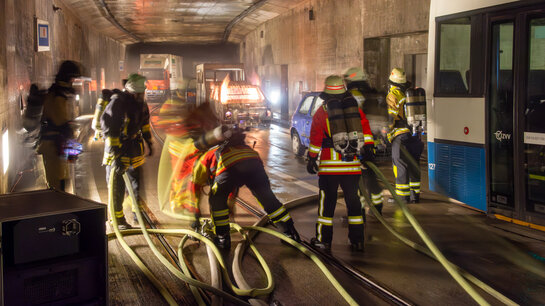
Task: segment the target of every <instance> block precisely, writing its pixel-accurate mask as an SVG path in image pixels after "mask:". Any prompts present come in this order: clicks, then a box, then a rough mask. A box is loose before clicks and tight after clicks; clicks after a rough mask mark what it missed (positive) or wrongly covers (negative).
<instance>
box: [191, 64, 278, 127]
mask: <svg viewBox="0 0 545 306" xmlns="http://www.w3.org/2000/svg"><path fill="white" fill-rule="evenodd" d="M196 72H197V73H196V76H197V80H196V103H197V106H199V105H201V104H203V103H206V102H208V103H210V105H211V107H212V109H213V110H214V112H215V113H216V115H217V116H218V118H219V119H220V120H221V121H222V123H224V124H236V125H239V126H257V125H265V126H269V125H270V123H271V119H272V112H271V110H270V108H269V102H268V100H267V99H266V98H265V95H264V94H263V92H262V91H261V88H260V87H259V86H257V85H252V84H250V83H249V82H247V81H246V79H245V75H244V64H217V63H204V64H199V65H197V67H196Z"/></svg>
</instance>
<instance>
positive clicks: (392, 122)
mask: <svg viewBox="0 0 545 306" xmlns="http://www.w3.org/2000/svg"><path fill="white" fill-rule="evenodd" d="M388 84H389V87H390V89H389V91H388V95H387V96H386V103H387V104H388V123H389V126H388V127H389V128H390V131H389V132H388V140H389V141H390V142H391V143H392V163H393V170H394V176H395V180H396V194H397V195H398V196H400V197H401V198H402V199H403V200H404V201H405V202H409V201H410V202H412V203H418V202H419V201H420V169H414V167H411V166H410V163H409V161H408V160H407V158H406V157H404V156H403V154H402V152H401V146H405V148H407V151H408V152H409V154H410V155H411V156H412V158H414V160H415V161H416V162H417V163H419V161H420V155H421V154H422V151H423V149H424V144H423V143H422V141H421V140H420V139H419V138H418V135H415V136H413V135H411V127H410V126H409V124H408V122H407V116H406V114H405V103H406V96H405V91H406V90H407V89H408V88H409V86H410V83H409V82H407V77H406V75H405V71H404V70H403V69H401V68H394V69H393V70H392V72H391V73H390V77H389V79H388Z"/></svg>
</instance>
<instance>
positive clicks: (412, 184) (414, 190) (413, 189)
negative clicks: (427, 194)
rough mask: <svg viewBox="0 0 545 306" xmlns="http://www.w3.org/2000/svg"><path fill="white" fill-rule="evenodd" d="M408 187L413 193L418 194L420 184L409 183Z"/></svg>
mask: <svg viewBox="0 0 545 306" xmlns="http://www.w3.org/2000/svg"><path fill="white" fill-rule="evenodd" d="M409 186H410V187H411V190H412V191H413V192H415V193H420V182H410V183H409Z"/></svg>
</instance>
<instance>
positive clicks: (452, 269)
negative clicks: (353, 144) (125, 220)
mask: <svg viewBox="0 0 545 306" xmlns="http://www.w3.org/2000/svg"><path fill="white" fill-rule="evenodd" d="M366 165H367V167H369V169H371V170H372V171H374V172H375V173H376V174H377V176H378V177H379V178H380V179H381V180H382V181H383V182H384V184H385V185H386V187H387V189H388V190H389V191H390V193H391V194H392V196H393V198H394V200H395V201H396V203H397V204H398V205H399V206H400V208H401V209H402V211H403V213H404V214H405V215H406V217H407V219H408V220H409V222H410V223H411V225H413V227H414V228H415V230H416V231H417V233H418V234H419V235H420V236H421V237H422V239H423V240H424V242H425V243H426V245H427V246H428V247H429V248H430V250H431V252H430V251H429V250H428V249H426V248H424V247H422V246H420V245H418V244H417V243H415V242H413V241H411V240H409V239H407V238H405V237H403V236H402V235H400V234H399V233H397V232H396V231H395V230H394V229H393V228H392V227H391V226H390V225H389V224H388V223H387V222H386V221H385V220H384V218H382V216H381V215H380V214H379V213H378V211H377V210H376V209H375V207H374V206H373V205H368V203H371V202H370V199H369V195H368V194H367V192H366V191H365V190H364V188H363V183H362V182H361V180H360V191H361V194H362V196H363V198H364V199H365V203H366V204H367V205H368V206H369V209H370V210H371V211H372V212H373V214H374V215H375V216H376V217H377V219H378V220H379V221H380V222H381V223H382V224H383V225H384V226H385V227H386V228H387V229H388V230H389V231H390V232H391V233H392V234H393V235H395V236H396V237H397V238H398V239H400V240H401V241H403V242H404V243H405V244H407V245H409V246H411V247H412V248H414V249H416V250H418V251H420V252H422V253H424V254H426V255H428V256H430V257H432V258H435V259H437V260H438V261H439V262H440V263H441V264H442V265H443V266H444V267H445V269H446V270H447V271H448V272H449V273H450V274H451V275H452V276H453V278H454V279H455V280H456V281H457V282H458V283H459V284H460V285H461V286H462V288H464V290H466V292H468V294H469V295H470V296H471V297H472V298H473V299H474V300H475V301H476V302H477V303H479V304H480V305H488V303H487V302H486V301H485V300H484V299H483V298H482V297H481V296H480V295H479V294H478V293H477V292H476V291H475V290H474V288H473V287H471V285H469V284H468V283H467V282H466V279H467V280H469V281H471V282H472V283H473V284H475V285H476V286H478V287H480V288H481V289H482V290H484V291H486V292H487V293H489V294H490V295H492V296H493V297H495V298H496V299H498V300H499V301H501V302H503V303H505V304H506V305H517V304H516V303H515V302H513V301H512V300H510V299H509V298H507V297H505V296H504V295H502V294H501V293H499V292H497V291H496V290H494V289H492V288H491V287H490V286H488V285H486V284H485V283H483V282H482V281H480V280H478V279H477V278H476V277H474V276H472V275H471V274H469V273H467V272H466V271H464V270H463V269H461V268H459V267H457V266H455V265H454V264H452V263H451V262H449V261H448V260H447V259H446V258H445V257H444V255H443V254H442V253H441V252H440V251H439V249H438V248H437V247H436V246H435V244H434V243H433V242H432V241H431V239H429V237H428V236H427V234H426V233H425V232H424V231H423V229H422V227H421V226H420V225H419V223H418V221H416V219H415V218H414V216H412V214H411V213H410V211H409V210H408V208H407V206H406V204H405V203H404V202H403V201H401V199H399V197H397V195H396V194H395V191H394V189H393V187H392V186H391V185H390V184H389V183H388V181H387V179H386V178H385V177H384V175H383V174H382V172H381V171H380V170H379V169H378V168H377V167H376V166H375V165H374V164H373V163H370V162H367V163H366ZM112 172H113V171H112ZM112 175H113V174H112ZM123 178H124V180H125V183H126V185H127V186H131V185H130V183H129V181H128V177H127V175H126V174H124V176H123ZM111 181H112V180H111V179H110V182H111ZM128 189H129V195H130V197H131V200H132V205H133V207H135V213H136V216H137V219H138V221H139V224H140V225H141V226H142V228H140V229H131V230H125V231H120V230H119V229H118V228H117V220H116V219H115V218H112V224H113V228H114V234H115V236H116V237H117V238H118V239H119V240H120V243H121V245H122V247H123V248H124V249H125V251H127V253H128V254H129V256H130V257H131V259H133V261H135V263H136V264H137V266H138V267H139V268H140V269H141V270H142V271H143V272H144V273H145V275H146V276H147V277H148V279H150V281H151V282H152V284H153V285H154V286H155V287H156V288H157V289H158V290H159V292H160V293H161V294H162V295H163V297H164V298H165V300H166V301H167V302H168V303H169V304H171V305H175V304H176V302H175V300H174V298H173V297H172V295H171V294H170V293H169V292H168V290H166V288H165V287H164V286H163V285H162V284H161V283H160V282H159V281H158V280H157V278H156V277H155V276H154V275H153V273H152V272H151V271H150V270H149V269H148V268H147V267H146V266H145V264H143V262H142V261H141V260H140V258H139V257H138V256H137V255H136V254H135V253H134V251H133V250H132V249H131V248H130V247H129V246H128V244H127V243H126V242H125V241H124V239H123V235H134V234H142V235H144V238H145V239H146V241H147V243H148V244H149V245H150V248H151V249H152V251H153V253H154V254H155V256H156V257H157V258H158V259H159V260H160V261H161V262H162V263H163V264H164V265H165V266H166V267H167V268H168V269H169V270H170V271H171V272H172V273H173V274H174V275H176V276H177V277H178V278H179V279H181V280H182V281H184V282H186V283H187V284H188V285H190V288H191V291H192V293H193V294H194V296H195V298H196V300H197V302H198V304H199V305H204V304H205V302H204V300H203V299H202V296H201V293H200V291H199V290H198V289H197V288H201V289H204V290H207V291H209V292H212V293H213V294H215V295H217V296H219V297H222V298H225V299H227V300H230V301H231V302H234V303H236V304H244V305H249V304H248V303H247V302H245V301H243V300H241V299H239V298H237V297H234V296H232V295H230V294H228V293H226V292H224V291H222V290H220V289H218V288H216V287H213V286H210V285H208V284H206V283H203V282H200V281H198V280H196V279H193V278H192V277H191V274H190V272H189V269H188V268H187V266H186V265H185V261H184V260H183V246H184V244H185V243H186V241H187V238H188V237H189V236H191V237H193V238H196V239H198V240H200V241H202V242H204V243H205V244H206V245H207V247H208V249H209V250H210V251H211V253H213V254H214V256H215V257H216V260H217V262H218V264H219V266H220V267H221V270H222V272H223V275H224V278H225V281H226V283H227V284H228V286H229V287H230V288H231V290H232V291H233V292H234V293H235V294H237V295H239V296H247V297H256V296H260V295H267V294H269V293H270V292H272V290H273V287H274V281H273V279H272V275H271V271H270V269H269V268H268V266H267V264H266V262H265V260H264V258H263V257H262V256H261V255H260V254H259V252H258V250H257V248H256V247H255V245H254V244H253V243H252V241H251V239H250V238H249V236H248V235H247V231H256V232H264V233H267V234H270V235H273V236H275V237H277V238H280V239H282V240H284V241H285V242H286V243H288V244H290V245H292V246H294V247H295V248H297V249H298V250H299V251H301V252H302V253H303V254H305V255H306V256H307V257H309V258H310V259H311V260H313V261H314V262H315V264H316V265H317V266H318V267H319V268H320V270H321V271H322V272H323V273H324V274H325V275H326V277H327V278H328V279H329V280H330V282H331V283H332V284H333V286H334V287H335V288H336V289H337V291H338V292H339V293H340V294H341V295H342V296H343V298H344V299H345V300H346V301H347V302H348V304H350V305H357V303H356V301H355V300H353V298H352V297H351V296H350V295H349V294H348V292H346V290H345V289H344V288H343V287H342V285H341V284H340V283H338V281H337V280H336V279H335V278H334V277H333V275H332V274H331V272H330V271H329V270H328V269H327V267H326V266H325V265H324V264H323V262H322V261H321V260H320V259H319V258H318V257H317V256H316V255H315V254H314V253H312V252H310V251H309V250H308V249H306V248H305V247H304V246H302V245H301V244H299V243H297V242H296V241H294V240H292V239H290V238H288V237H286V236H284V235H283V234H281V233H278V232H276V231H274V230H271V229H267V228H264V227H260V226H249V227H240V226H239V225H238V224H234V223H232V224H231V227H232V230H234V231H238V232H240V233H241V234H242V236H243V242H244V243H245V244H248V245H249V247H250V248H251V249H252V251H253V252H254V254H255V255H256V258H258V261H259V262H260V264H261V265H262V268H263V270H264V271H265V273H266V275H267V283H268V284H267V286H266V287H265V288H261V289H256V288H250V287H249V285H248V284H247V283H246V282H245V280H244V277H243V276H242V273H241V271H240V270H241V269H240V263H241V261H242V254H243V252H242V250H243V247H244V246H243V244H242V243H241V244H239V245H238V246H237V248H236V250H235V257H234V259H233V275H234V277H235V280H236V282H237V283H238V284H241V287H242V288H238V287H236V286H235V285H233V284H232V282H231V280H230V277H229V273H228V270H227V267H226V264H225V262H224V261H223V257H222V255H221V253H220V252H219V250H218V249H217V247H216V246H215V245H214V243H213V242H212V241H211V240H210V239H208V238H206V237H204V236H202V235H201V234H199V233H197V232H194V231H191V230H187V229H162V230H151V229H146V228H145V227H144V222H143V218H142V215H141V212H140V210H139V207H138V205H137V202H136V200H135V197H134V193H133V190H132V189H131V188H128ZM109 190H110V191H109V192H110V197H109V198H110V199H111V198H112V195H111V192H112V191H111V190H112V188H109ZM313 197H314V196H313ZM292 202H294V203H287V204H286V206H288V208H292V207H293V206H294V205H290V204H295V202H298V203H297V204H303V203H305V202H308V199H306V201H301V199H298V200H295V201H292ZM109 204H110V205H109V206H110V214H111V215H114V214H113V206H112V205H111V203H109ZM260 221H261V222H262V221H263V220H260ZM149 233H152V234H164V235H176V236H182V240H181V241H180V244H179V246H178V256H179V260H180V265H181V266H182V270H183V271H182V272H181V271H180V270H179V269H178V268H176V267H175V266H174V265H172V264H171V263H170V262H169V261H168V259H166V258H165V257H164V256H163V255H162V254H161V253H160V252H159V251H158V250H157V248H156V247H155V245H154V243H153V242H152V241H151V238H150V236H149ZM251 301H252V300H251ZM252 304H259V300H255V301H254V302H253V303H252Z"/></svg>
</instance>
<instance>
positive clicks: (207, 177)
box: [193, 145, 261, 198]
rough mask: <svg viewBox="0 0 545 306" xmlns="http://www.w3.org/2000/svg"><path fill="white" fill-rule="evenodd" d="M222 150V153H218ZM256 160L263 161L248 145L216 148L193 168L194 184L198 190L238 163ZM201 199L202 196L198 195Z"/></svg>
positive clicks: (200, 159)
mask: <svg viewBox="0 0 545 306" xmlns="http://www.w3.org/2000/svg"><path fill="white" fill-rule="evenodd" d="M218 150H221V152H218ZM249 159H256V160H261V158H260V157H259V154H258V153H257V152H256V151H255V150H253V149H252V148H250V147H249V146H247V145H236V146H228V147H224V148H221V147H214V148H212V149H210V150H208V152H206V153H205V154H204V155H202V156H201V157H200V158H199V160H198V161H197V162H196V163H195V166H194V168H193V184H194V185H195V186H196V188H197V189H198V188H199V187H202V186H204V185H207V184H211V183H212V181H213V180H214V178H215V177H217V176H219V175H220V174H222V173H223V172H225V171H226V170H227V169H229V168H230V167H232V166H234V165H236V164H237V163H239V162H241V161H244V160H249ZM198 197H199V198H200V194H199V195H198Z"/></svg>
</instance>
